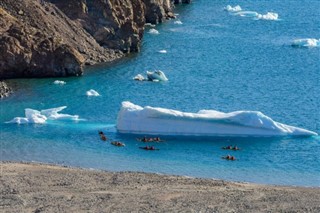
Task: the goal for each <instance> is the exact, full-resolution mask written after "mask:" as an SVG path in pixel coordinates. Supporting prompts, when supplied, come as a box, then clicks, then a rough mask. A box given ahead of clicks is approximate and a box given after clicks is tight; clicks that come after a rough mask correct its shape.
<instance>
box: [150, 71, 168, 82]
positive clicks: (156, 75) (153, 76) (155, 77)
mask: <svg viewBox="0 0 320 213" xmlns="http://www.w3.org/2000/svg"><path fill="white" fill-rule="evenodd" d="M147 77H148V80H149V81H168V78H167V76H166V75H165V74H164V72H162V71H161V70H157V71H154V72H151V71H147Z"/></svg>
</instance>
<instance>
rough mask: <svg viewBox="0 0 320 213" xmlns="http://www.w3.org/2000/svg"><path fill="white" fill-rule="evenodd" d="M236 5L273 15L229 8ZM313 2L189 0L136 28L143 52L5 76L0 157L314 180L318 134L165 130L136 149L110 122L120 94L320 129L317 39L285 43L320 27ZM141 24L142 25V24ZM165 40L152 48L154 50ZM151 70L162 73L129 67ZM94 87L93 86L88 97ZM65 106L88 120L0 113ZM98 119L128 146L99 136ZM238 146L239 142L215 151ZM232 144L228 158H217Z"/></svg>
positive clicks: (313, 34) (316, 34) (318, 168)
mask: <svg viewBox="0 0 320 213" xmlns="http://www.w3.org/2000/svg"><path fill="white" fill-rule="evenodd" d="M228 4H231V5H233V6H234V5H236V4H240V6H241V7H242V8H243V9H245V10H254V11H257V12H259V13H262V14H265V13H266V12H270V11H271V12H276V13H278V14H279V18H280V20H278V21H266V20H253V19H250V18H245V17H238V16H232V15H230V14H228V13H227V12H226V11H223V7H225V6H226V5H228ZM318 6H319V1H289V0H285V1H281V2H279V1H275V0H271V1H263V2H261V1H253V0H250V1H241V2H239V1H204V0H203V1H200V0H198V1H196V0H195V1H194V2H193V3H192V4H191V5H184V6H181V7H178V8H177V9H176V13H179V16H178V19H179V20H181V21H182V23H183V24H182V25H178V24H174V20H172V21H168V22H166V23H164V24H161V25H159V26H157V27H156V29H157V30H159V32H160V34H159V35H153V34H149V33H146V34H145V37H144V41H143V45H142V52H141V53H139V54H134V55H131V56H130V57H128V58H126V59H123V60H121V61H119V62H117V63H115V64H112V65H99V66H94V67H88V68H87V69H86V73H85V75H84V76H83V77H78V78H65V79H64V78H57V79H59V80H64V81H66V83H67V84H65V85H54V84H53V81H54V80H56V78H54V79H19V80H10V83H11V84H13V85H16V91H15V93H14V94H13V95H12V96H11V97H9V98H7V99H4V100H1V102H0V106H1V118H0V123H1V124H0V128H1V138H0V139H1V160H13V161H20V160H22V161H37V162H47V163H54V164H61V165H69V166H78V167H84V168H95V169H103V170H111V171H128V170H129V171H145V172H157V173H167V174H178V175H187V176H193V177H208V178H219V179H220V178H221V179H226V180H235V181H249V182H255V183H267V184H281V185H301V186H317V187H319V186H320V156H319V150H320V138H319V137H298V138H292V137H273V138H245V137H243V138H187V137H182V138H177V137H168V138H165V139H166V142H164V143H159V144H154V145H155V146H156V147H157V148H159V149H160V150H159V151H153V152H152V151H145V150H141V149H139V148H138V147H139V146H145V144H143V143H141V142H138V141H137V140H136V139H135V138H136V136H131V135H119V134H117V133H116V132H115V130H114V124H115V123H116V118H117V113H118V111H119V109H120V105H121V102H122V101H124V100H129V101H131V102H133V103H135V104H139V105H142V106H145V105H150V106H159V107H165V108H172V109H177V110H182V111H190V112H196V111H198V110H200V109H215V110H220V111H224V112H229V111H235V110H258V111H261V112H263V113H264V114H266V115H268V116H270V117H272V118H273V119H274V120H276V121H279V122H282V123H286V124H289V125H294V126H298V127H302V128H306V129H309V130H312V131H315V132H317V133H320V114H319V108H320V98H319V96H320V95H319V94H320V86H319V85H320V84H319V83H320V82H319V81H320V62H319V59H320V48H294V47H292V46H291V45H290V44H291V42H292V40H293V39H297V38H317V39H318V38H320V24H319V20H320V17H319V16H320V15H319V13H318V12H319V9H318V8H319V7H318ZM146 32H148V30H146ZM163 49H165V50H167V53H166V54H161V53H159V52H158V51H159V50H163ZM155 69H160V70H162V71H164V72H165V73H166V75H167V77H168V78H169V81H168V82H165V83H151V82H136V81H133V80H132V78H133V77H134V76H135V75H137V74H139V73H141V74H145V72H146V71H147V70H155ZM89 89H94V90H96V91H98V92H99V93H100V94H101V96H99V97H87V96H86V95H85V93H86V91H88V90H89ZM59 106H68V108H67V109H65V110H64V111H63V112H64V113H68V114H77V115H79V116H80V118H84V119H86V120H85V121H79V122H66V121H50V122H48V123H47V124H44V125H39V124H29V125H15V124H5V123H4V122H5V121H8V120H11V119H12V118H14V117H17V116H24V109H25V108H33V109H39V110H40V109H46V108H53V107H59ZM98 130H103V131H105V132H106V134H107V136H108V137H109V138H111V139H113V140H121V141H123V142H124V143H125V144H126V147H122V148H119V147H115V146H112V145H110V144H109V143H104V142H102V141H101V140H100V139H99V136H98ZM227 145H237V146H239V147H241V148H242V150H241V151H226V150H222V149H221V147H222V146H227ZM227 154H232V155H234V156H235V157H236V158H237V159H238V160H237V161H234V162H230V161H226V160H223V159H221V157H222V156H224V155H227Z"/></svg>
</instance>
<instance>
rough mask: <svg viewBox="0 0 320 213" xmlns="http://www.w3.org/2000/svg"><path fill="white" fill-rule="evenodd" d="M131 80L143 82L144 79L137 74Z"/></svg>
mask: <svg viewBox="0 0 320 213" xmlns="http://www.w3.org/2000/svg"><path fill="white" fill-rule="evenodd" d="M133 80H136V81H145V80H146V79H145V78H144V77H143V76H142V75H141V74H138V75H136V76H135V77H134V78H133Z"/></svg>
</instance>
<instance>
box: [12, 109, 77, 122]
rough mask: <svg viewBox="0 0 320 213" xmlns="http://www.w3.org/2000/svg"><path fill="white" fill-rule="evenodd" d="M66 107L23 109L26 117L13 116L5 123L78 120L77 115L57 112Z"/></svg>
mask: <svg viewBox="0 0 320 213" xmlns="http://www.w3.org/2000/svg"><path fill="white" fill-rule="evenodd" d="M65 108H67V107H66V106H62V107H57V108H51V109H45V110H41V111H38V110H34V109H29V108H27V109H25V116H26V117H15V118H14V119H12V120H11V121H8V122H6V123H17V124H27V123H34V124H44V123H46V121H47V120H73V121H78V120H80V119H79V116H78V115H69V114H60V113H59V112H60V111H62V110H64V109H65Z"/></svg>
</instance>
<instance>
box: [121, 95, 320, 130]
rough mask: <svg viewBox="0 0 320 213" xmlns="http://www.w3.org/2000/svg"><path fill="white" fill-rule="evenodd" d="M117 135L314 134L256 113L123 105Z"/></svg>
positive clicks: (124, 103) (125, 103) (128, 103)
mask: <svg viewBox="0 0 320 213" xmlns="http://www.w3.org/2000/svg"><path fill="white" fill-rule="evenodd" d="M116 128H117V131H118V132H120V133H130V134H150V135H181V136H286V135H294V136H300V135H301V136H311V135H317V133H315V132H312V131H309V130H305V129H301V128H298V127H294V126H289V125H286V124H282V123H279V122H276V121H274V120H272V119H271V118H270V117H268V116H266V115H264V114H263V113H261V112H258V111H235V112H230V113H223V112H219V111H215V110H200V111H199V112H198V113H190V112H181V111H177V110H172V109H165V108H157V107H150V106H146V107H141V106H138V105H135V104H133V103H131V102H128V101H125V102H122V107H121V109H120V112H119V114H118V118H117V125H116Z"/></svg>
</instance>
